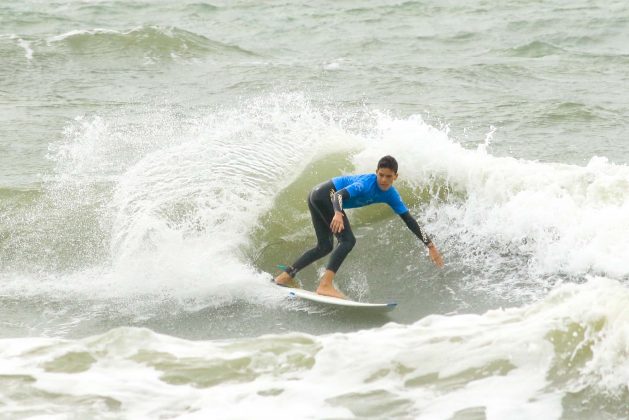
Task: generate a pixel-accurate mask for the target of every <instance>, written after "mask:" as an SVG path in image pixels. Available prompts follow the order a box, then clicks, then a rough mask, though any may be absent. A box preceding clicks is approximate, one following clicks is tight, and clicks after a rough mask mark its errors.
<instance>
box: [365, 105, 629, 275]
mask: <svg viewBox="0 0 629 420" xmlns="http://www.w3.org/2000/svg"><path fill="white" fill-rule="evenodd" d="M492 136H493V132H492V131H490V133H489V134H488V137H487V138H486V139H485V140H484V141H483V142H482V143H480V144H479V147H478V148H477V149H476V150H469V149H465V148H463V147H462V146H461V145H459V144H458V143H456V142H455V141H453V140H452V139H450V138H449V137H448V133H447V130H445V129H437V128H435V127H432V126H430V125H428V124H426V123H425V122H424V121H423V120H422V118H421V117H420V116H412V117H409V118H407V119H395V118H391V117H388V116H386V115H382V116H381V117H380V120H379V126H378V127H377V130H376V131H375V132H374V134H373V137H374V138H373V141H372V142H371V143H370V144H368V145H367V146H366V148H365V149H364V150H363V151H362V152H361V153H359V154H357V155H356V156H355V158H354V161H355V164H356V167H357V169H358V170H363V171H371V170H373V169H372V167H373V162H376V161H377V159H378V158H379V157H380V156H382V155H383V154H392V155H394V156H396V157H397V158H398V160H399V163H400V177H401V179H402V180H405V181H406V182H409V183H410V184H411V185H414V186H416V187H418V188H429V189H431V190H432V191H433V194H434V195H436V194H437V193H438V192H439V188H444V187H445V188H447V189H448V190H449V192H450V193H449V197H448V198H449V199H448V200H447V201H446V202H445V203H443V202H442V201H435V202H434V203H433V205H432V206H431V207H430V208H429V209H426V208H422V211H424V212H425V213H428V214H430V215H432V217H433V218H434V219H433V220H434V223H432V224H431V225H430V228H431V230H432V231H433V233H434V234H436V235H437V237H438V238H439V237H441V238H444V239H445V238H453V240H454V241H456V242H457V243H458V244H459V251H460V252H465V250H471V251H472V250H473V251H478V250H479V249H480V250H482V251H487V250H488V248H489V245H490V244H493V245H494V246H498V247H500V248H501V250H504V249H507V248H509V249H513V248H514V247H516V248H517V249H518V252H520V253H521V254H522V255H529V256H530V260H529V261H530V268H531V271H530V274H531V275H534V276H535V275H540V274H548V273H564V272H567V273H570V274H576V275H583V274H585V273H588V272H594V273H605V274H607V275H611V276H614V277H622V276H625V275H627V274H629V253H628V252H629V251H628V250H629V236H627V235H624V234H623V232H627V230H628V229H629V211H628V210H629V168H628V167H627V166H625V165H617V164H613V163H610V162H609V161H608V160H607V159H606V158H604V157H593V158H592V159H591V160H590V162H589V163H588V165H587V166H585V167H581V166H576V165H567V164H559V163H540V162H534V161H527V160H523V159H515V158H510V157H495V156H492V155H491V154H489V153H488V152H487V149H488V147H489V144H490V141H491V138H492ZM461 197H462V199H461ZM471 254H472V252H470V255H471ZM491 257H492V258H494V257H495V255H494V254H492V255H491ZM470 258H472V257H471V256H470Z"/></svg>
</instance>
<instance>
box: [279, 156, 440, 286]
mask: <svg viewBox="0 0 629 420" xmlns="http://www.w3.org/2000/svg"><path fill="white" fill-rule="evenodd" d="M397 170H398V163H397V161H396V160H395V158H394V157H392V156H384V157H383V158H381V159H380V160H379V161H378V166H377V168H376V172H375V173H371V174H362V175H348V176H339V177H336V178H333V179H331V180H329V181H326V182H324V183H322V184H319V185H317V186H316V187H314V188H313V190H312V191H311V192H310V194H309V195H308V208H309V209H310V215H311V217H312V224H313V226H314V230H315V233H316V235H317V245H316V246H315V247H314V248H312V249H309V250H308V251H306V252H305V253H304V254H303V255H302V256H301V257H299V258H298V259H297V261H295V262H294V263H293V264H292V265H290V266H288V267H287V268H286V269H285V270H284V271H283V272H282V273H281V274H280V275H278V276H277V277H276V278H275V282H276V283H277V284H279V285H282V286H289V287H297V285H296V283H295V281H294V278H295V275H296V274H297V272H299V271H300V270H301V269H303V268H304V267H306V266H308V265H310V264H312V263H313V262H314V261H316V260H318V259H319V258H322V257H324V256H326V255H327V254H329V253H330V252H332V255H331V256H330V260H329V262H328V264H327V266H326V270H325V273H324V274H323V277H321V280H320V281H319V287H318V288H317V293H318V294H320V295H326V296H333V297H339V298H345V295H343V293H341V292H340V291H339V290H337V289H336V288H335V287H334V284H333V281H334V276H335V275H336V273H337V272H338V269H339V267H340V266H341V264H342V263H343V261H344V260H345V257H347V254H349V252H350V251H351V250H352V248H353V247H354V244H355V243H356V238H355V237H354V234H353V233H352V228H351V226H350V224H349V219H348V218H347V214H345V211H344V209H351V208H357V207H363V206H367V205H369V204H374V203H386V204H388V205H389V206H390V207H391V208H392V209H393V211H394V212H395V213H396V214H398V215H399V216H400V217H401V218H402V220H404V223H406V226H408V228H409V229H410V230H411V231H412V232H413V233H414V234H415V235H416V236H417V237H418V238H419V239H420V240H421V241H422V242H423V243H424V245H426V247H428V254H429V256H430V259H431V260H432V261H433V262H434V263H435V265H437V267H443V258H442V257H441V254H440V253H439V251H438V250H437V247H435V245H434V244H433V242H432V241H431V240H430V238H429V237H428V235H426V234H425V233H424V232H423V231H422V229H421V228H420V227H419V224H418V223H417V221H416V220H415V218H414V217H413V216H411V213H410V211H409V210H408V208H407V207H406V205H405V204H404V201H402V197H400V194H399V193H398V191H397V190H396V189H395V187H393V182H394V181H395V180H396V179H397V177H398V173H397ZM332 235H335V236H336V239H337V240H338V245H337V247H336V248H334V243H333V238H332Z"/></svg>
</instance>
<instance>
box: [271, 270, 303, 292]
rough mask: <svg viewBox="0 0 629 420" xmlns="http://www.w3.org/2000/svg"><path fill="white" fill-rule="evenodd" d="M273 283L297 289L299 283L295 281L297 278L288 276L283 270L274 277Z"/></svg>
mask: <svg viewBox="0 0 629 420" xmlns="http://www.w3.org/2000/svg"><path fill="white" fill-rule="evenodd" d="M275 283H276V284H279V285H280V286H286V287H292V288H294V289H299V283H297V280H295V279H294V278H292V277H291V276H289V275H288V273H287V272H286V271H283V272H282V273H281V274H280V275H279V276H277V277H275Z"/></svg>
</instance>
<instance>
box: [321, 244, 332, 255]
mask: <svg viewBox="0 0 629 420" xmlns="http://www.w3.org/2000/svg"><path fill="white" fill-rule="evenodd" d="M317 249H318V250H319V253H320V254H321V255H328V254H329V253H330V252H332V250H333V249H334V244H332V241H326V242H320V243H318V244H317Z"/></svg>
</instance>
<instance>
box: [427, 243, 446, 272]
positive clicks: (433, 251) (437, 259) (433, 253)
mask: <svg viewBox="0 0 629 420" xmlns="http://www.w3.org/2000/svg"><path fill="white" fill-rule="evenodd" d="M428 256H430V259H431V260H432V262H433V263H435V265H436V266H437V267H439V268H442V267H443V257H442V256H441V254H440V253H439V250H438V249H437V247H436V246H435V244H433V243H432V242H431V243H430V245H428Z"/></svg>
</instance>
